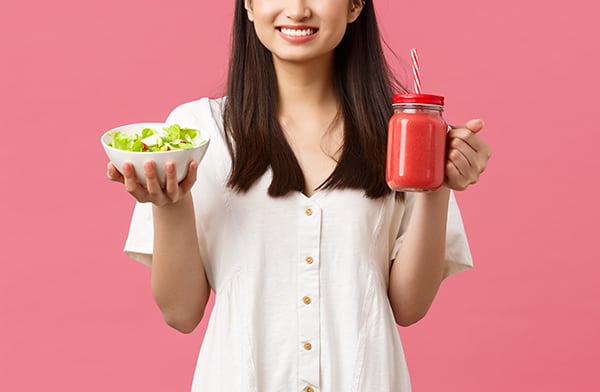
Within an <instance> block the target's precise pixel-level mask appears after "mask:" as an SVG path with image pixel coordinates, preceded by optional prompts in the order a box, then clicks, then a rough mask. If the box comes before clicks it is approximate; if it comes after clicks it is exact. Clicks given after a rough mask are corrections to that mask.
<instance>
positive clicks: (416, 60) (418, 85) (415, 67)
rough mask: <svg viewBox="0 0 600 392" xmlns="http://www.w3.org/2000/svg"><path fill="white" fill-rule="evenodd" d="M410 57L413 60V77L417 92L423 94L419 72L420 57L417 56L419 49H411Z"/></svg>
mask: <svg viewBox="0 0 600 392" xmlns="http://www.w3.org/2000/svg"><path fill="white" fill-rule="evenodd" d="M410 58H411V60H412V71H413V79H414V82H415V93H417V94H421V93H422V90H421V74H420V73H419V57H418V56H417V49H415V48H412V49H411V50H410Z"/></svg>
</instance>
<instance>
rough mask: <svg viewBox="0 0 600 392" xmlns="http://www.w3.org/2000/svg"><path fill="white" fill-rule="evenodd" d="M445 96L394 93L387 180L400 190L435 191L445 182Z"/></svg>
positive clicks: (446, 126) (395, 188)
mask: <svg viewBox="0 0 600 392" xmlns="http://www.w3.org/2000/svg"><path fill="white" fill-rule="evenodd" d="M443 108H444V97H441V96H437V95H429V94H402V95H399V94H397V95H395V96H394V115H393V116H392V118H391V119H390V122H389V128H388V146H387V165H386V181H387V183H388V186H389V187H390V188H391V189H393V190H398V191H414V192H423V191H433V190H436V189H438V188H439V187H440V186H442V184H443V183H444V171H445V161H446V132H447V129H448V125H447V124H446V122H445V121H444V119H443V118H442V111H443Z"/></svg>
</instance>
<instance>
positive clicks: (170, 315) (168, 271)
mask: <svg viewBox="0 0 600 392" xmlns="http://www.w3.org/2000/svg"><path fill="white" fill-rule="evenodd" d="M152 212H153V217H154V251H153V257H152V279H151V285H152V295H153V296H154V300H155V302H156V304H157V305H158V307H159V308H160V310H161V312H162V314H163V318H164V319H165V322H166V323H167V324H169V325H170V326H171V327H173V328H175V329H177V330H178V331H180V332H183V333H189V332H192V331H193V330H194V329H195V328H196V326H197V325H198V323H200V320H202V316H203V315H204V309H205V307H206V303H207V302H208V298H209V295H210V286H209V284H208V281H207V279H206V274H205V271H204V267H203V264H202V260H201V258H200V249H199V248H198V239H197V236H196V224H195V213H194V205H193V201H192V197H191V195H190V194H189V193H188V194H187V195H186V196H185V197H184V198H183V199H182V200H180V201H178V202H177V203H175V204H167V205H165V206H158V205H154V206H153V211H152Z"/></svg>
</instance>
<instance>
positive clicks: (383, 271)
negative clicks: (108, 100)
mask: <svg viewBox="0 0 600 392" xmlns="http://www.w3.org/2000/svg"><path fill="white" fill-rule="evenodd" d="M224 99H225V98H221V99H208V98H203V99H200V100H197V101H193V102H189V103H186V104H183V105H181V106H179V107H178V108H176V109H175V110H174V111H173V112H172V113H171V114H170V115H169V118H168V120H167V122H169V123H179V124H181V125H184V126H189V127H194V128H199V129H201V130H202V131H204V132H208V133H209V134H210V135H211V141H210V145H209V148H208V151H207V153H206V155H205V157H204V159H203V161H202V162H201V163H200V165H199V168H198V179H197V182H196V184H195V185H194V187H193V189H192V194H193V199H194V205H195V212H196V227H197V231H198V242H199V246H200V249H201V256H202V261H203V263H204V268H205V271H206V276H207V278H208V281H209V283H210V285H211V287H212V289H213V290H214V292H215V305H214V308H213V310H212V313H211V314H210V319H209V323H208V328H207V331H206V334H205V337H204V341H203V343H202V346H201V348H200V354H199V356H198V361H197V364H196V370H195V373H194V380H193V385H192V391H193V392H233V391H240V392H245V391H255V392H290V391H298V392H303V391H306V392H339V391H348V392H373V391H377V392H408V391H410V390H411V387H410V380H409V374H408V369H407V366H406V361H405V358H404V352H403V348H402V344H401V341H400V337H399V334H398V330H397V327H396V324H395V321H394V316H393V314H392V310H391V307H390V303H389V299H388V297H387V287H388V282H389V271H390V267H391V263H392V262H393V261H394V257H395V254H396V252H397V251H398V249H399V247H400V244H401V243H402V240H403V238H404V233H405V231H406V228H407V226H408V222H409V219H410V213H411V210H412V205H413V204H414V196H413V195H412V194H411V193H407V194H406V195H405V200H404V201H396V200H395V197H394V195H393V194H392V195H389V196H386V197H383V198H380V199H376V200H373V199H369V198H367V197H365V196H364V193H363V192H362V191H358V190H322V191H319V192H317V193H315V194H314V195H313V196H311V197H307V196H305V195H304V194H302V193H300V192H292V193H290V194H288V195H287V196H285V197H281V198H271V197H269V196H268V194H267V189H268V187H269V184H270V183H271V172H270V171H267V172H266V173H265V174H264V175H263V177H262V178H260V180H259V181H258V182H257V183H256V184H254V186H253V187H252V188H251V189H250V190H249V191H248V192H247V193H236V192H234V191H233V190H231V189H229V188H228V187H227V186H226V182H227V177H228V174H229V170H230V166H231V160H230V157H229V153H228V150H227V147H226V144H225V140H224V135H223V129H222V104H223V102H224ZM448 214H449V215H448V227H447V240H446V260H445V263H447V269H446V271H447V272H446V274H447V275H451V274H454V273H457V272H460V271H463V270H466V269H468V268H470V267H471V266H472V259H471V254H470V251H469V246H468V243H467V239H466V236H465V232H464V228H463V223H462V219H461V216H460V212H459V210H458V206H457V204H456V200H455V198H454V195H453V194H451V197H450V201H449V212H448ZM152 246H153V227H152V208H151V204H141V203H138V204H136V207H135V210H134V213H133V217H132V221H131V226H130V230H129V235H128V238H127V241H126V244H125V252H126V253H127V254H128V255H129V256H130V257H131V258H133V259H135V260H138V261H140V262H142V263H144V264H147V265H151V262H152Z"/></svg>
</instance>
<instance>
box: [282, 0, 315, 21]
mask: <svg viewBox="0 0 600 392" xmlns="http://www.w3.org/2000/svg"><path fill="white" fill-rule="evenodd" d="M310 15H311V13H310V8H309V7H307V6H306V4H305V2H304V0H299V1H290V2H288V6H287V8H286V16H287V17H288V18H289V19H292V20H303V19H307V18H310Z"/></svg>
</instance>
